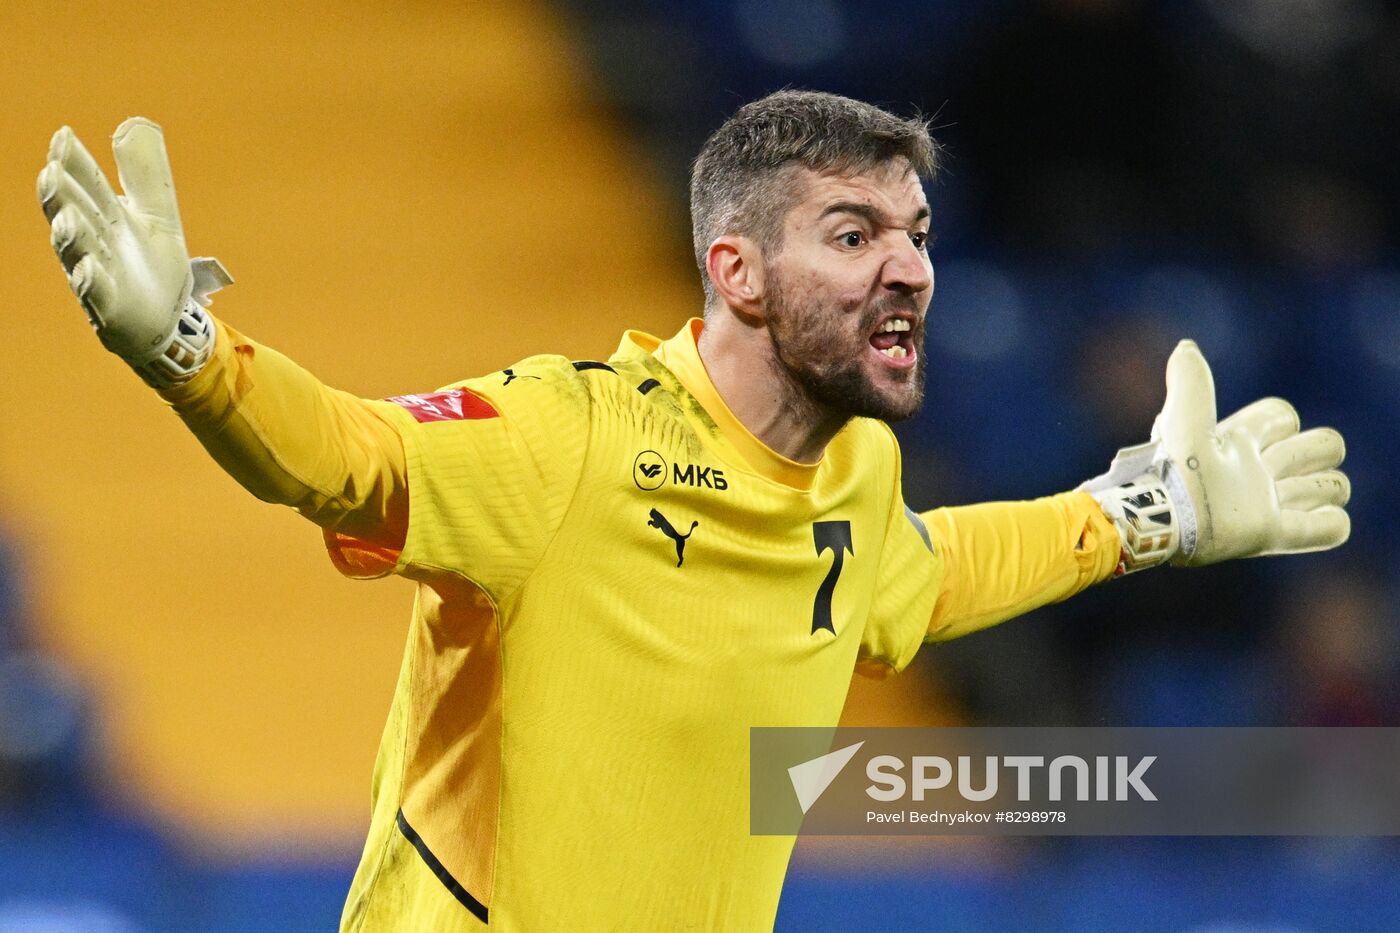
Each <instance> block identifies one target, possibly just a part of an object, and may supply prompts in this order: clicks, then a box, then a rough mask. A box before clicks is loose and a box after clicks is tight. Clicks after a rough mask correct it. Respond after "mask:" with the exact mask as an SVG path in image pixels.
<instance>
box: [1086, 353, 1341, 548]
mask: <svg viewBox="0 0 1400 933" xmlns="http://www.w3.org/2000/svg"><path fill="white" fill-rule="evenodd" d="M1298 428H1299V423H1298V413H1297V412H1296V411H1294V409H1293V406H1292V405H1290V404H1288V403H1287V402H1285V401H1284V400H1283V399H1280V398H1265V399H1260V400H1259V401H1257V402H1254V403H1252V404H1250V405H1246V406H1245V407H1244V408H1242V409H1240V410H1239V411H1237V412H1235V413H1234V414H1233V415H1231V416H1230V417H1228V418H1226V419H1225V420H1224V421H1222V422H1220V423H1219V424H1216V421H1215V382H1214V380H1213V379H1212V378H1211V374H1210V366H1209V365H1207V363H1206V360H1205V357H1204V356H1202V355H1201V351H1200V350H1199V349H1198V348H1197V347H1196V344H1195V343H1194V342H1192V341H1190V340H1183V341H1181V343H1180V344H1178V345H1177V348H1176V350H1175V351H1173V353H1172V355H1171V359H1170V360H1168V361H1167V401H1166V404H1165V405H1164V406H1163V407H1162V412H1161V414H1159V415H1158V416H1157V421H1156V423H1155V424H1154V425H1153V427H1152V440H1151V441H1149V442H1148V443H1146V444H1141V445H1139V446H1137V447H1125V448H1124V449H1122V450H1120V451H1119V452H1118V455H1117V456H1116V457H1115V458H1114V460H1113V463H1112V465H1111V466H1110V467H1109V470H1108V472H1107V473H1105V474H1103V475H1102V476H1097V477H1095V478H1094V479H1091V480H1089V481H1088V482H1086V483H1084V484H1083V485H1082V486H1080V487H1079V488H1080V489H1081V490H1084V491H1086V492H1088V493H1090V494H1091V495H1093V496H1094V498H1096V499H1098V500H1099V503H1100V504H1101V505H1102V506H1103V509H1104V512H1105V514H1107V515H1108V516H1109V518H1111V519H1112V520H1113V522H1114V524H1115V525H1116V526H1117V527H1118V531H1119V534H1120V537H1121V538H1122V544H1123V548H1122V559H1121V561H1120V563H1119V565H1118V570H1117V573H1119V574H1122V573H1131V572H1132V571H1135V570H1143V569H1145V568H1147V567H1153V566H1156V565H1157V564H1160V563H1163V562H1165V561H1168V560H1170V561H1171V562H1172V563H1173V564H1177V565H1181V566H1191V567H1195V566H1201V565H1203V564H1214V563H1216V562H1218V561H1222V560H1229V559H1230V558H1232V557H1256V556H1260V555H1264V554H1300V553H1304V552H1307V551H1324V550H1327V549H1329V548H1334V547H1337V546H1338V545H1340V544H1342V543H1343V542H1345V541H1346V539H1347V537H1348V536H1349V535H1350V534H1351V520H1350V518H1348V516H1347V513H1346V510H1345V508H1343V507H1344V506H1345V505H1346V504H1347V500H1348V499H1349V498H1350V497H1351V483H1350V482H1348V480H1347V478H1346V474H1344V473H1342V472H1341V471H1340V470H1338V469H1336V467H1338V466H1340V465H1341V462H1342V458H1343V457H1344V456H1345V455H1346V447H1345V445H1344V444H1343V442H1342V436H1341V435H1340V434H1339V433H1337V432H1336V431H1334V430H1332V429H1331V428H1313V429H1311V430H1308V431H1302V432H1299V430H1298Z"/></svg>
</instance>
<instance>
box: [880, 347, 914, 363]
mask: <svg viewBox="0 0 1400 933" xmlns="http://www.w3.org/2000/svg"><path fill="white" fill-rule="evenodd" d="M880 352H881V353H883V354H885V356H888V357H889V358H890V359H894V360H902V359H904V358H905V357H906V356H908V355H909V352H908V351H907V350H905V349H904V348H903V347H901V346H900V345H899V344H895V345H894V346H892V347H890V348H889V349H888V350H881V351H880Z"/></svg>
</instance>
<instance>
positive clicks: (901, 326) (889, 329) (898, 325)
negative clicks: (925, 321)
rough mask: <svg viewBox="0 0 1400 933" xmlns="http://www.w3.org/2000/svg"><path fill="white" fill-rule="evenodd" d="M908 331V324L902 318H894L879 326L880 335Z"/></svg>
mask: <svg viewBox="0 0 1400 933" xmlns="http://www.w3.org/2000/svg"><path fill="white" fill-rule="evenodd" d="M907 330H909V322H908V321H906V320H904V319H902V318H895V319H893V320H889V321H886V322H885V323H884V324H881V325H880V333H882V334H889V333H893V332H895V331H907Z"/></svg>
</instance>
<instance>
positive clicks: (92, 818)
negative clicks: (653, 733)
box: [0, 0, 1400, 933]
mask: <svg viewBox="0 0 1400 933" xmlns="http://www.w3.org/2000/svg"><path fill="white" fill-rule="evenodd" d="M0 50H3V55H0V91H2V92H3V100H4V102H5V110H6V112H7V114H8V116H7V118H6V122H7V129H6V132H5V133H4V134H0V191H3V192H4V196H3V201H4V204H5V207H4V209H3V210H0V244H3V247H4V255H5V257H6V258H5V262H4V268H5V275H4V276H3V278H0V296H2V299H3V307H4V316H5V322H4V325H3V327H4V328H5V332H6V339H5V340H4V341H3V353H4V364H3V365H4V370H5V376H4V379H3V381H2V382H0V393H3V395H2V396H0V397H3V410H4V413H5V414H4V421H3V428H0V430H3V432H4V433H3V443H0V526H3V527H2V528H0V532H2V533H0V933H15V931H44V933H67V931H83V933H89V931H100V933H118V931H120V933H128V931H147V930H149V931H165V930H172V931H174V930H179V931H207V933H234V931H240V933H241V931H263V930H286V931H293V930H324V929H330V928H333V926H334V924H335V921H336V918H337V916H338V912H339V908H340V902H341V899H342V897H343V895H344V891H345V889H346V886H347V885H348V882H349V878H350V873H351V870H352V868H353V865H354V861H355V859H356V857H357V855H358V848H359V845H360V842H361V840H362V838H363V836H362V834H363V832H364V829H365V825H366V821H367V817H368V806H367V804H368V792H369V776H370V765H371V761H372V758H373V754H374V749H375V746H376V743H377V741H378V735H379V731H380V728H381V726H382V724H383V721H384V716H385V714H386V712H387V709H388V701H389V696H390V691H391V688H392V685H393V681H394V677H395V675H396V672H397V669H398V662H399V656H400V650H401V647H402V635H403V631H404V623H405V620H406V618H407V611H408V600H409V595H410V589H409V587H408V586H407V585H406V584H403V583H401V582H397V581H391V582H385V583H379V584H375V585H365V584H353V583H350V582H347V581H344V580H341V579H339V578H338V577H337V576H336V574H335V573H334V572H333V571H332V570H331V568H330V567H329V565H328V564H327V562H326V561H325V560H324V559H323V558H322V557H321V556H320V554H319V553H318V551H319V543H318V535H317V534H316V532H315V530H314V529H313V528H311V527H310V526H309V525H306V524H305V523H303V522H302V521H301V520H300V519H298V518H296V516H294V515H292V514H291V513H290V512H285V511H280V510H276V509H271V508H268V507H264V506H261V505H259V504H258V503H256V502H254V501H253V500H252V499H251V498H250V497H248V496H247V495H246V494H244V493H243V492H242V491H241V490H239V489H238V488H237V487H236V486H235V485H234V483H233V482H232V481H231V480H229V479H228V478H226V477H225V476H224V475H223V474H222V473H220V471H219V470H218V469H217V468H216V467H215V466H214V465H213V464H212V463H211V462H210V461H208V459H207V458H206V457H205V456H204V455H203V453H202V451H201V450H200V449H199V448H198V446H197V444H196V443H195V442H194V441H193V440H192V439H191V438H190V437H189V436H187V435H186V434H185V432H184V431H183V428H182V427H181V426H180V424H179V423H178V421H177V420H176V419H175V418H174V417H172V416H171V415H170V414H169V413H168V412H167V411H165V410H164V409H163V408H162V407H161V406H160V405H159V403H158V402H157V401H156V400H155V399H154V398H153V397H152V396H151V394H150V393H149V392H148V391H147V390H146V389H145V388H144V387H143V386H142V385H141V384H140V383H139V382H138V381H137V380H136V379H135V377H133V376H132V375H130V374H129V373H128V372H127V371H126V370H125V369H124V368H123V367H122V366H121V365H120V364H119V363H118V362H117V361H115V360H113V359H111V358H109V357H107V356H106V355H105V354H103V353H102V351H101V349H100V348H99V347H98V346H97V344H96V343H95V342H94V341H93V339H92V337H91V335H90V333H89V331H88V328H87V326H86V324H85V323H84V322H83V319H82V316H81V314H80V313H79V311H78V310H77V308H76V307H75V306H74V302H73V300H72V298H71V296H70V295H69V294H68V292H67V290H66V288H65V287H64V283H63V280H62V278H61V276H60V273H59V269H58V266H57V264H56V262H55V260H54V258H53V256H52V254H51V253H50V251H49V248H48V243H47V229H46V227H45V225H44V223H43V219H42V217H41V215H40V213H39V210H38V208H37V205H36V204H35V201H34V194H33V190H34V176H35V173H36V172H37V170H38V169H39V167H40V165H41V164H42V160H43V154H44V149H45V146H46V143H47V140H48V137H49V135H50V134H51V133H52V132H53V130H54V129H56V128H57V127H58V126H59V125H60V124H63V123H69V124H71V125H72V126H73V127H74V128H75V129H76V130H77V132H78V133H79V135H80V136H82V137H83V138H84V139H85V140H86V141H87V142H88V144H89V146H90V148H92V149H93V151H94V152H95V153H96V154H97V155H98V158H99V160H100V161H102V162H103V164H105V165H109V166H110V164H111V162H110V155H109V151H108V149H107V137H108V135H109V134H110V132H111V130H112V129H113V128H114V127H115V126H116V124H117V123H118V122H120V121H121V120H122V119H123V118H125V117H127V116H129V115H132V114H138V113H139V114H144V115H147V116H150V117H152V118H154V119H156V120H157V121H159V122H161V123H162V124H163V125H164V126H165V128H166V131H167V138H168V140H169V144H170V148H171V153H172V159H173V162H174V167H175V177H176V179H177V182H178V185H179V188H180V198H181V204H182V207H183V213H184V218H185V224H186V228H187V232H188V238H189V242H190V246H191V248H192V250H193V251H194V252H195V253H196V254H214V255H217V256H219V257H220V258H221V259H223V261H224V262H225V264H226V265H227V266H228V267H229V268H230V269H231V270H232V271H233V273H234V275H235V276H236V277H237V278H238V279H239V282H238V285H237V286H236V287H235V288H233V289H232V290H230V291H228V292H225V293H222V294H220V295H219V297H218V301H217V302H216V305H215V311H216V313H218V314H220V315H222V316H223V317H225V318H226V319H228V320H229V321H230V322H232V323H234V324H236V325H237V326H238V327H239V328H241V329H242V330H244V331H245V332H247V333H249V334H251V335H253V336H254V337H256V338H258V339H260V340H262V341H264V342H267V343H270V344H272V345H274V346H277V347H278V348H280V349H282V350H284V351H286V352H287V353H289V354H290V355H291V356H293V357H294V358H296V359H298V360H299V361H300V362H302V363H303V364H304V365H306V366H308V367H309V368H310V369H311V370H312V371H314V372H316V373H317V374H319V375H320V376H321V377H322V378H323V379H325V380H326V381H328V382H330V383H332V384H335V385H337V386H340V387H342V388H346V389H349V390H351V391H355V392H358V393H360V394H362V395H366V396H383V395H389V394H394V393H398V392H402V391H411V390H421V389H424V388H431V387H434V386H437V385H440V384H442V383H445V382H448V381H449V380H451V379H453V378H457V377H460V376H464V375H469V374H475V373H479V372H485V371H489V370H491V369H494V368H497V367H500V366H504V365H507V364H508V363H509V362H511V361H512V360H514V359H517V358H519V357H521V356H524V355H526V354H528V353H531V352H537V351H542V350H549V351H558V352H563V353H567V354H570V355H572V356H574V357H599V356H600V355H605V354H607V353H609V352H610V351H611V349H612V348H613V347H614V346H615V345H616V341H617V339H618V336H619V335H620V333H621V331H622V330H623V329H624V328H627V327H639V328H643V329H647V330H651V331H652V332H655V333H662V334H670V333H672V332H673V331H674V330H675V329H676V328H677V327H678V326H679V324H680V323H681V322H682V321H683V320H684V319H685V318H686V317H687V316H689V315H691V314H693V313H696V312H697V311H698V309H699V307H700V292H699V288H698V284H697V281H696V276H695V273H694V270H693V266H692V264H691V260H690V258H689V246H688V236H689V226H688V215H687V212H686V208H685V182H686V175H687V170H688V160H689V159H690V158H691V157H692V155H693V154H694V152H695V151H696V150H697V148H698V146H699V144H700V143H701V142H702V141H703V139H704V137H705V135H706V134H707V133H708V132H709V131H711V130H712V129H713V128H714V127H715V126H717V125H718V124H719V123H720V122H721V121H722V119H723V118H724V117H725V116H726V115H727V114H728V113H730V112H731V111H733V110H734V109H735V108H736V107H737V106H738V105H739V104H741V103H742V102H744V101H746V100H749V99H751V98H753V97H756V96H759V95H761V94H763V93H765V92H767V91H770V90H773V89H776V88H779V87H782V86H787V85H792V86H803V87H813V88H819V89H823V90H831V91H837V92H841V93H846V94H851V95H853V96H857V97H860V98H863V99H867V100H872V101H875V102H879V103H882V104H886V105H888V106H890V107H892V108H893V109H896V110H899V111H902V112H910V111H911V110H912V109H914V108H915V107H917V108H919V109H921V110H923V111H924V112H927V113H931V114H935V115H936V116H935V120H936V124H937V125H938V127H939V128H940V129H939V134H938V135H939V136H940V138H941V139H942V140H943V141H944V142H945V143H946V144H947V146H948V149H949V159H948V162H947V169H946V171H945V172H944V174H943V177H942V179H941V180H940V181H939V182H938V183H937V184H936V185H935V186H934V189H933V190H932V191H931V192H930V194H931V197H932V203H933V206H934V226H935V230H936V232H937V233H938V234H939V237H940V239H939V241H938V243H937V245H936V246H935V249H934V262H935V266H936V268H937V274H938V290H937V294H936V295H935V298H934V306H933V318H932V323H931V326H930V329H929V348H928V349H929V352H930V356H931V367H930V372H931V379H930V391H929V404H928V406H927V408H926V410H925V412H924V414H923V415H922V416H921V417H920V418H919V419H918V420H917V421H915V422H913V423H910V424H907V425H904V426H902V427H901V429H900V434H901V436H902V439H903V442H904V444H905V450H906V456H907V459H908V461H909V466H908V468H907V472H908V481H907V488H906V495H907V498H908V499H909V501H910V503H911V504H912V505H915V506H916V507H919V508H930V507H933V506H935V505H941V504H957V503H963V502H972V501H977V500H982V499H988V498H1024V497H1030V496H1035V495H1039V494H1044V493H1048V492H1052V491H1056V490H1060V489H1064V488H1067V487H1069V486H1071V485H1073V484H1075V483H1077V482H1078V481H1079V480H1081V479H1082V478H1084V477H1085V476H1089V475H1092V474H1094V473H1097V472H1099V471H1100V470H1101V469H1102V468H1103V466H1104V465H1105V463H1106V462H1107V460H1108V458H1109V456H1110V455H1111V453H1112V452H1113V450H1114V449H1116V448H1117V447H1118V446H1120V445H1121V444H1126V443H1133V442H1136V441H1138V440H1141V439H1142V437H1143V436H1144V434H1145V432H1146V430H1147V429H1148V426H1149V424H1150V422H1151V419H1152V416H1153V414H1154V413H1155V412H1156V410H1157V407H1158V405H1159V404H1160V400H1161V396H1162V388H1161V372H1162V366H1163V363H1164V361H1165V358H1166V355H1167V352H1168V349H1169V348H1170V346H1171V344H1172V343H1173V342H1174V340H1175V339H1176V338H1178V337H1180V336H1193V337H1195V338H1196V339H1197V340H1198V341H1199V342H1200V343H1201V345H1202V347H1203V348H1204V350H1205V352H1206V355H1207V357H1208V358H1209V359H1210V360H1211V361H1212V362H1213V364H1214V365H1215V369H1216V373H1217V383H1218V389H1219V394H1220V400H1221V407H1222V409H1223V410H1229V409H1232V408H1233V407H1237V406H1238V405H1240V404H1243V403H1245V402H1246V401H1249V400H1251V399H1252V398H1254V397H1256V396H1257V395H1259V394H1262V393H1267V394H1281V395H1284V396H1285V397H1287V398H1289V399H1291V400H1293V401H1294V402H1295V403H1296V404H1297V405H1298V407H1299V409H1300V410H1301V411H1302V412H1303V415H1304V419H1305V422H1307V423H1310V424H1320V423H1329V424H1332V425H1335V426H1336V427H1338V428H1340V429H1341V430H1342V431H1343V433H1344V434H1345V435H1346V437H1347V440H1348V445H1349V455H1348V460H1347V469H1348V472H1349V473H1350V475H1351V477H1352V479H1353V482H1354V487H1355V492H1354V497H1353V506H1352V515H1353V520H1354V532H1353V539H1352V542H1351V543H1350V544H1349V545H1348V546H1347V547H1346V548H1344V549H1343V550H1342V551H1341V552H1340V553H1338V554H1336V555H1334V556H1329V557H1325V558H1319V557H1307V558H1289V559H1279V560H1271V561H1257V562H1245V563H1243V564H1239V565H1227V566H1222V567H1217V568H1211V569H1208V570H1204V571H1194V572H1191V573H1182V572H1176V571H1158V572H1156V573H1151V574H1143V575H1141V576H1139V577H1135V578H1132V579H1128V580H1125V581H1120V582H1117V583H1114V584H1112V585H1110V586H1106V587H1102V588H1100V589H1097V590H1095V591H1093V592H1090V593H1088V594H1085V595H1084V596H1082V597H1080V598H1078V599H1076V600H1074V601H1072V602H1071V603H1069V604H1066V605H1064V606H1060V607H1053V608H1051V609H1048V610H1045V611H1042V612H1039V613H1036V614H1035V615H1034V616H1032V617H1030V618H1026V619H1022V620H1019V621H1016V622H1013V623H1010V624H1008V625H1007V626H1005V627H1003V628H1001V629H997V630H993V631H991V632H987V633H983V634H981V635H979V636H975V637H973V638H970V639H967V640H964V641H962V642H958V643H953V644H949V645H945V646H940V647H936V648H930V649H928V650H926V651H924V652H923V653H922V655H921V656H920V658H919V660H918V662H917V663H916V665H915V668H914V669H913V670H911V671H910V672H909V673H908V674H907V675H906V676H904V677H902V678H898V679H896V680H895V681H887V682H885V683H883V684H880V685H874V684H867V683H857V684H856V686H855V689H854V690H853V694H852V700H851V704H850V708H849V709H848V713H847V721H848V722H849V723H851V724H877V723H878V724H890V725H894V724H937V723H988V724H1008V725H1030V724H1051V723H1055V724H1084V725H1110V724H1111V725H1187V724H1191V725H1256V724H1260V725H1291V724H1308V725H1334V726H1364V725H1391V726H1394V725H1400V696H1397V683H1398V682H1400V681H1397V676H1396V675H1397V653H1396V648H1397V646H1396V622H1397V619H1396V615H1397V613H1396V594H1397V590H1400V570H1397V568H1400V562H1397V560H1396V558H1397V556H1400V545H1397V539H1396V535H1395V534H1394V529H1395V528H1396V527H1397V526H1400V494H1397V492H1396V489H1395V484H1396V482H1397V476H1396V471H1395V470H1394V469H1393V468H1392V467H1391V461H1392V458H1393V456H1394V444H1395V440H1394V438H1395V435H1396V430H1397V427H1400V416H1397V413H1398V412H1400V254H1398V253H1397V245H1400V225H1398V224H1397V221H1400V169H1398V168H1397V163H1398V162H1400V160H1398V159H1397V157H1400V9H1397V4H1395V3H1392V2H1382V0H1273V2H1268V3H1266V2H1262V0H1177V2H1171V3H1166V2H1160V3H1158V2H1146V0H1015V2H1013V0H923V2H913V0H887V2H884V3H881V4H859V5H858V4H846V3H838V2H834V0H686V2H681V0H652V2H641V0H637V2H584V0H573V2H556V3H546V2H540V0H499V2H488V3H470V4H467V3H444V2H433V0H403V2H399V3H394V4H371V3H366V2H363V0H339V2H334V3H333V2H329V0H308V2H306V3H302V4H297V5H294V6H290V5H286V4H281V3H271V2H266V0H250V2H246V3H241V4H211V3H204V2H199V0H194V2H186V3H181V4H173V3H169V2H162V0H128V2H126V3H123V4H121V5H120V7H114V6H113V5H110V4H104V3H97V2H94V0H76V2H73V3H68V4H62V5H58V4H51V3H42V4H41V3H37V2H32V0H11V2H10V3H7V4H5V5H3V7H0ZM697 740H699V739H698V738H697ZM1397 903H1400V846H1397V844H1396V842H1395V841H1394V840H1390V839H1346V840H1318V839H1312V840H1267V839H1233V840H1230V839H1225V840H1221V839H1214V840H1212V839H1176V840H1171V839H1097V840H1073V839H1051V840H1042V841H1034V840H1025V841H1018V840H978V839H963V840H938V839H929V840H914V841H884V840H844V841H843V840H803V841H801V842H800V843H799V845H798V850H797V855H796V857H795V859H794V862H793V866H792V870H791V872H790V876H789V880H788V885H787V888H786V889H785V894H784V899H783V905H782V908H781V911H780V915H779V928H780V929H784V930H800V929H895V928H902V927H908V928H933V929H949V930H1004V929H1022V930H1163V931H1167V930H1197V931H1205V930H1210V931H1225V930H1231V931H1300V933H1301V931H1322V930H1339V931H1340V930H1348V931H1349V930H1363V929H1365V930H1381V929H1400V910H1397V908H1396V904H1397Z"/></svg>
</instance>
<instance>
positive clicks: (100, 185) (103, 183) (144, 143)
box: [39, 117, 232, 386]
mask: <svg viewBox="0 0 1400 933" xmlns="http://www.w3.org/2000/svg"><path fill="white" fill-rule="evenodd" d="M112 150H113V152H114V153H115V154H116V161H117V173H118V177H119V178H120V180H121V185H122V189H123V191H124V192H125V193H124V195H121V196H118V195H117V194H116V193H115V192H113V190H112V186H111V185H110V184H109V183H108V181H107V179H106V177H105V176H104V175H103V174H102V170H101V169H100V168H98V166H97V163H96V161H94V159H93V157H92V155H91V154H90V153H89V152H88V151H87V149H85V148H84V147H83V144H82V143H81V142H79V140H78V137H77V136H75V135H74V134H73V131H72V130H71V129H69V128H68V127H66V126H65V127H63V128H62V129H60V130H59V131H58V132H57V133H55V134H54V136H53V141H52V142H51V143H50V144H49V156H48V164H47V165H45V166H44V168H43V170H42V171H41V172H40V173H39V202H40V203H41V204H42V205H43V208H44V216H45V217H47V218H48V220H49V223H50V225H51V227H52V231H51V235H50V241H51V242H52V244H53V247H54V251H55V252H57V253H58V258H59V261H60V262H62V263H63V268H64V271H65V272H67V274H68V284H69V285H70V286H71V287H72V289H73V292H74V293H75V294H76V295H77V296H78V300H79V301H80V302H81V303H82V306H83V309H84V310H85V311H87V315H88V319H89V320H90V321H91V322H92V326H93V329H94V330H96V331H97V336H98V338H99V339H100V340H101V341H102V344H103V346H105V347H106V348H107V349H109V350H111V351H112V352H113V353H116V354H117V355H118V356H120V357H121V358H122V359H124V360H126V361H127V363H128V364H130V365H131V367H132V368H133V369H135V370H136V371H137V373H138V374H140V375H141V377H142V378H143V379H145V380H146V381H147V382H148V383H150V384H151V385H155V386H171V385H176V384H179V383H180V382H183V381H185V380H187V379H189V378H190V377H192V376H193V375H194V373H195V372H197V371H198V370H199V367H200V366H202V365H203V363H204V361H205V360H206V359H207V358H208V355H209V352H210V350H211V349H212V347H213V339H214V329H213V323H212V321H210V319H209V317H208V315H206V314H205V313H204V312H203V305H205V304H208V300H207V297H206V296H207V295H208V294H209V293H210V292H212V291H215V290H217V289H218V288H220V287H222V286H223V285H227V284H229V282H231V281H232V279H230V278H229V276H228V273H227V272H225V271H224V270H223V267H222V266H220V265H219V264H218V262H217V261H216V260H212V259H200V260H195V261H194V262H193V263H191V261H190V258H189V254H188V252H187V251H186V249H185V235H184V230H183V228H182V227H181V224H180V212H179V208H178V207H177V205H176V202H175V182H174V180H173V179H172V178H171V175H170V162H169V159H168V158H167V156H166V152H165V137H164V134H163V133H162V132H161V129H160V127H159V126H157V125H156V124H154V123H152V122H151V121H150V120H146V119H144V118H142V117H132V118H131V119H129V120H127V121H125V122H124V123H122V125H121V126H119V127H117V132H116V134H115V135H114V136H113V140H112Z"/></svg>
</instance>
